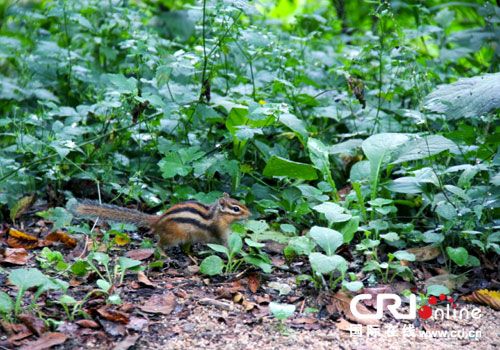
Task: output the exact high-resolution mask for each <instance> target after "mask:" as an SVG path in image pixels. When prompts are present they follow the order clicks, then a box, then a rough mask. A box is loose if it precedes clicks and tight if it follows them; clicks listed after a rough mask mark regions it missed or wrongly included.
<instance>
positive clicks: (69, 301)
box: [59, 294, 77, 305]
mask: <svg viewBox="0 0 500 350" xmlns="http://www.w3.org/2000/svg"><path fill="white" fill-rule="evenodd" d="M59 302H60V303H61V304H64V305H74V304H76V303H77V301H76V299H75V298H73V297H72V296H70V295H67V294H64V295H63V296H61V297H60V298H59Z"/></svg>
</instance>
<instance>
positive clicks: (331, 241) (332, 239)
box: [309, 226, 344, 255]
mask: <svg viewBox="0 0 500 350" xmlns="http://www.w3.org/2000/svg"><path fill="white" fill-rule="evenodd" d="M309 235H310V236H311V237H312V239H314V241H315V242H316V243H317V244H318V245H319V246H320V247H321V249H323V251H324V252H325V253H326V254H327V255H333V254H335V251H336V250H337V248H338V247H340V246H341V245H342V244H343V243H344V238H343V236H342V234H341V233H340V232H338V231H335V230H332V229H330V228H327V227H319V226H314V227H312V228H311V231H310V232H309Z"/></svg>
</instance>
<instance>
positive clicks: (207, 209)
mask: <svg viewBox="0 0 500 350" xmlns="http://www.w3.org/2000/svg"><path fill="white" fill-rule="evenodd" d="M70 210H71V212H72V213H73V214H74V215H75V216H79V217H84V218H90V219H94V218H97V217H98V218H101V219H103V220H111V221H119V222H130V223H133V224H136V225H138V226H145V227H149V228H151V229H152V230H153V231H154V232H155V233H156V234H157V235H158V236H159V237H160V247H164V246H173V245H177V244H181V243H187V242H214V243H225V241H226V240H227V235H228V230H229V225H230V224H231V223H232V222H234V221H237V220H242V219H246V218H248V217H249V216H250V211H249V210H248V208H247V207H246V206H245V205H243V204H242V203H240V202H238V201H237V200H236V199H233V198H230V197H229V196H228V195H227V194H224V196H223V197H222V198H220V199H218V200H217V201H216V202H214V203H213V204H211V205H206V204H203V203H200V202H196V201H187V202H183V203H179V204H176V205H174V206H172V207H171V208H169V209H168V210H167V211H166V212H165V213H164V214H163V215H159V216H157V215H149V214H145V213H141V212H140V211H137V210H132V209H127V208H121V207H117V206H114V205H109V204H99V203H97V202H95V201H88V200H84V201H81V202H78V203H76V204H74V205H72V206H71V208H70Z"/></svg>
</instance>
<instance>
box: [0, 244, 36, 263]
mask: <svg viewBox="0 0 500 350" xmlns="http://www.w3.org/2000/svg"><path fill="white" fill-rule="evenodd" d="M29 258H30V257H29V254H28V252H27V251H26V249H24V248H6V249H5V250H4V251H3V256H2V254H0V262H4V263H9V264H14V265H25V264H26V263H27V262H28V260H29Z"/></svg>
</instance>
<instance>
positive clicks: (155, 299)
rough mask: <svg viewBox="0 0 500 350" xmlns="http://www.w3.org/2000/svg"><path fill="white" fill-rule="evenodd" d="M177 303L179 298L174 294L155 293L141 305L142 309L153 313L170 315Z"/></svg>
mask: <svg viewBox="0 0 500 350" xmlns="http://www.w3.org/2000/svg"><path fill="white" fill-rule="evenodd" d="M176 305H177V300H176V298H175V295H174V294H172V293H167V294H155V295H153V296H152V297H151V298H149V299H148V300H147V301H146V302H145V303H144V304H143V305H142V306H140V309H141V310H142V311H144V312H148V313H151V314H163V315H168V314H170V313H171V312H172V311H173V310H174V308H175V306H176Z"/></svg>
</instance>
